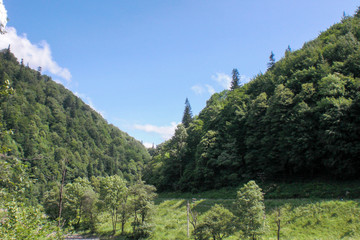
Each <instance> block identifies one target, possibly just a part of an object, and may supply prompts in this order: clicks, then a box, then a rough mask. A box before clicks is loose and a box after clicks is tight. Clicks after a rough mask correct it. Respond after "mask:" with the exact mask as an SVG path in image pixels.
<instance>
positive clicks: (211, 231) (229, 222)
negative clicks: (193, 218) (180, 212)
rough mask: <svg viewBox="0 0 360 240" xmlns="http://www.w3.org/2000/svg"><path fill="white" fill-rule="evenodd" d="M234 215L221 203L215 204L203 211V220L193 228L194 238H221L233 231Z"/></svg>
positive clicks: (217, 239) (215, 239)
mask: <svg viewBox="0 0 360 240" xmlns="http://www.w3.org/2000/svg"><path fill="white" fill-rule="evenodd" d="M234 221H235V216H234V215H233V214H232V213H231V212H230V211H229V210H228V209H226V208H224V207H223V206H221V205H218V204H215V205H214V206H213V207H211V209H210V210H209V211H208V212H206V213H205V216H204V220H203V222H201V223H200V224H199V225H198V226H197V227H196V228H195V230H194V237H195V239H210V236H211V237H212V238H213V239H214V240H221V239H224V238H226V237H228V236H230V235H231V234H232V233H234V231H235V224H234Z"/></svg>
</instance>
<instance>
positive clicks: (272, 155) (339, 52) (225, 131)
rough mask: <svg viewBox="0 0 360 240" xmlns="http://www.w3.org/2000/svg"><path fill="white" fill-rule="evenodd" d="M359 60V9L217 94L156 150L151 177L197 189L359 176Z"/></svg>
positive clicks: (167, 185) (168, 186)
mask: <svg viewBox="0 0 360 240" xmlns="http://www.w3.org/2000/svg"><path fill="white" fill-rule="evenodd" d="M359 63H360V12H359V10H358V11H357V13H356V14H355V15H354V16H353V17H344V18H343V20H342V21H341V23H338V24H335V25H333V26H332V27H330V28H329V29H328V30H326V31H325V32H323V33H321V34H320V35H319V36H318V37H317V38H316V39H315V40H313V41H310V42H307V43H305V44H304V46H303V47H302V49H300V50H297V51H291V49H287V50H286V52H285V56H284V58H282V59H281V60H279V61H278V62H276V63H275V64H274V65H272V66H271V65H270V66H271V67H270V68H269V69H268V70H267V71H266V73H264V74H259V75H257V76H256V77H254V79H252V80H251V81H250V82H249V83H248V84H245V85H243V86H241V87H239V88H237V89H234V90H225V91H223V92H221V93H216V94H214V95H213V96H212V97H211V98H210V99H209V100H208V101H207V105H206V107H205V108H204V109H203V110H202V111H201V112H200V114H199V115H198V116H196V117H194V119H193V120H192V122H191V123H190V125H189V127H187V128H185V127H184V126H183V125H179V126H178V128H177V130H176V133H175V136H174V137H173V138H172V139H170V140H169V141H167V142H165V143H164V144H162V145H161V146H159V147H158V149H156V150H155V151H154V153H153V155H154V156H153V159H152V161H151V164H150V165H149V166H148V172H147V175H146V176H147V179H148V181H149V182H150V183H152V184H155V185H156V186H157V187H158V188H159V189H161V190H192V191H196V190H203V189H211V188H217V187H223V186H231V185H238V184H239V183H240V182H242V181H245V180H247V179H261V180H274V181H282V180H291V181H293V180H308V179H314V178H324V179H358V177H359V175H358V172H359V170H360V160H359V155H360V92H359V89H360V78H359V77H360V64H359Z"/></svg>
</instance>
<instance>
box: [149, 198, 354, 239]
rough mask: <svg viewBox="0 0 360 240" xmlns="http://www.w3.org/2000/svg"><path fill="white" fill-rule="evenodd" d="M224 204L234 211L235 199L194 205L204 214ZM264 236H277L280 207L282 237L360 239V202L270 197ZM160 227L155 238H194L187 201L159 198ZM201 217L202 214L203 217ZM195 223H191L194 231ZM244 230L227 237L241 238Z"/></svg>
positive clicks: (202, 201) (157, 217)
mask: <svg viewBox="0 0 360 240" xmlns="http://www.w3.org/2000/svg"><path fill="white" fill-rule="evenodd" d="M215 204H222V205H223V206H225V207H226V208H228V209H230V210H233V200H229V199H227V200H220V199H217V200H216V199H211V200H210V199H201V200H198V201H196V202H195V203H194V204H193V207H194V210H196V211H197V212H199V213H200V214H203V213H205V212H206V211H208V210H209V209H210V208H211V206H213V205H215ZM265 206H266V225H265V234H264V236H263V239H276V232H277V225H276V223H275V219H276V217H277V208H280V210H281V213H282V215H281V221H282V227H281V239H329V240H330V239H360V202H359V201H353V200H346V201H341V200H323V199H318V200H314V199H288V200H284V199H283V200H278V199H277V200H273V199H270V200H266V201H265ZM156 212H157V214H156V215H155V216H154V218H153V223H154V225H155V226H156V227H155V229H154V232H153V235H152V239H180V240H181V239H191V238H188V237H187V214H186V200H184V199H171V200H165V199H158V200H157V211H156ZM200 219H201V217H200ZM191 230H192V226H190V232H191ZM239 236H240V233H236V234H235V235H233V236H231V237H229V238H227V239H239Z"/></svg>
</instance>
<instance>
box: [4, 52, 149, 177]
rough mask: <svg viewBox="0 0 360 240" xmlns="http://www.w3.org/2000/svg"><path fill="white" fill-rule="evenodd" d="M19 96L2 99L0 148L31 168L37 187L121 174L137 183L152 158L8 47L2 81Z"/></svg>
mask: <svg viewBox="0 0 360 240" xmlns="http://www.w3.org/2000/svg"><path fill="white" fill-rule="evenodd" d="M6 80H9V81H10V85H11V87H13V88H14V90H15V93H14V94H12V95H10V96H7V97H6V98H5V97H2V98H1V101H0V106H1V110H0V123H1V124H2V125H1V127H2V130H10V129H11V130H12V132H13V134H11V135H8V134H2V135H1V136H0V144H1V146H2V147H3V146H6V147H8V148H10V149H11V151H10V152H8V153H7V157H8V158H9V157H16V158H18V159H21V160H22V162H23V163H24V164H26V165H28V166H29V168H30V170H31V174H32V176H33V178H35V179H37V181H38V183H47V182H52V181H58V182H59V181H60V179H61V172H62V170H61V169H62V165H63V163H64V162H66V164H67V180H68V181H71V180H72V179H74V178H76V177H89V178H90V177H91V176H104V175H113V174H119V175H122V176H124V177H125V178H127V179H130V180H131V179H133V178H135V177H138V176H137V175H139V174H141V169H142V166H143V164H144V163H145V162H147V161H148V160H149V157H150V156H149V154H148V152H147V150H146V149H145V147H144V146H143V145H142V144H141V143H140V142H139V141H137V140H135V139H134V138H132V137H130V136H129V135H128V134H127V133H125V132H122V131H120V130H119V129H118V128H117V127H115V126H113V125H111V124H108V123H107V122H106V120H105V119H103V117H102V116H101V115H100V114H98V113H97V112H96V111H94V110H93V109H91V108H90V107H89V106H88V105H86V104H85V103H84V102H83V101H82V100H81V99H80V98H78V97H77V96H75V95H74V94H73V93H72V92H71V91H69V90H68V89H66V88H65V87H64V86H62V85H61V84H58V83H55V82H54V81H53V80H52V79H51V78H50V77H48V76H45V75H42V74H41V73H40V72H39V71H35V70H32V69H30V68H29V67H26V66H24V65H23V63H22V61H21V63H19V62H18V61H17V59H16V58H15V57H14V55H13V54H12V53H11V50H10V47H9V49H5V50H3V51H1V52H0V82H1V84H2V85H3V84H4V83H5V81H6Z"/></svg>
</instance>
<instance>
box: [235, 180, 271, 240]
mask: <svg viewBox="0 0 360 240" xmlns="http://www.w3.org/2000/svg"><path fill="white" fill-rule="evenodd" d="M235 205H236V215H237V217H238V219H239V225H240V229H241V230H242V232H243V234H244V236H245V237H246V238H251V239H253V240H254V239H256V238H257V237H258V236H260V235H261V234H262V233H263V231H264V217H265V205H264V194H263V193H262V190H261V188H259V186H258V185H257V184H256V183H255V181H249V182H248V183H247V184H245V185H244V186H243V187H242V188H240V189H239V191H238V192H237V197H236V202H235Z"/></svg>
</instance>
